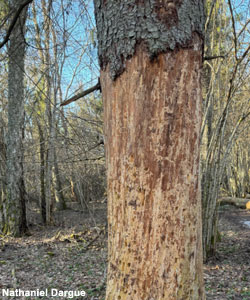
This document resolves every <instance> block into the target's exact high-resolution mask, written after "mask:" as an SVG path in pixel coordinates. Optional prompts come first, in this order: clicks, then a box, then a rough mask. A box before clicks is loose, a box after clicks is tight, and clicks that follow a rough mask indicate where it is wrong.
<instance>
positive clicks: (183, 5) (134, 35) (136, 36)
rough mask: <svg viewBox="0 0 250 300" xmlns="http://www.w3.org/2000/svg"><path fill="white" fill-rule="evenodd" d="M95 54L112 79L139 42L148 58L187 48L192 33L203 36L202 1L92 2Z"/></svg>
mask: <svg viewBox="0 0 250 300" xmlns="http://www.w3.org/2000/svg"><path fill="white" fill-rule="evenodd" d="M94 4H95V16H96V23H97V37H98V54H99V62H100V66H101V68H102V69H105V67H106V66H107V65H109V71H110V75H111V77H112V78H113V79H115V78H116V77H117V76H119V75H120V74H121V73H122V72H123V70H124V69H125V63H126V60H127V59H129V58H131V57H132V56H133V55H134V54H135V50H136V47H137V46H138V44H140V43H143V44H144V45H145V47H146V48H147V52H148V53H149V56H150V58H151V59H154V58H155V57H157V55H158V54H159V53H162V52H166V51H167V50H174V49H177V48H179V47H188V45H189V43H190V41H191V40H192V36H193V33H194V32H196V33H198V35H201V36H203V31H204V22H205V15H204V1H203V0H176V1H172V0H165V1H163V0H145V1H142V0H123V1H106V0H95V1H94Z"/></svg>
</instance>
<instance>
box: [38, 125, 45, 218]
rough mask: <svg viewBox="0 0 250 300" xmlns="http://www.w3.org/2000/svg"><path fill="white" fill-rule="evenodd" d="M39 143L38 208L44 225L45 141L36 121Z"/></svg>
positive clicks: (40, 127)
mask: <svg viewBox="0 0 250 300" xmlns="http://www.w3.org/2000/svg"><path fill="white" fill-rule="evenodd" d="M37 127H38V132H39V142H40V207H41V215H42V219H43V223H44V224H45V223H46V194H45V139H44V134H43V130H42V126H41V125H40V123H39V121H37Z"/></svg>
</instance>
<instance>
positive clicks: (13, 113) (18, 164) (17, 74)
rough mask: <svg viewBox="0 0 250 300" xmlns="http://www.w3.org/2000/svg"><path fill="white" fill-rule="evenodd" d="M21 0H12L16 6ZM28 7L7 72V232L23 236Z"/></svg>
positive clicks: (12, 38) (14, 38) (13, 39)
mask: <svg viewBox="0 0 250 300" xmlns="http://www.w3.org/2000/svg"><path fill="white" fill-rule="evenodd" d="M21 4H22V1H20V0H13V1H11V5H12V6H13V7H14V8H15V9H17V8H18V7H19V6H20V5H21ZM26 11H27V10H26V9H24V11H23V12H22V13H21V15H20V17H19V20H18V21H17V24H16V25H15V27H14V29H13V31H12V34H11V36H10V46H9V72H8V133H7V199H6V201H5V208H4V213H5V222H6V223H5V226H4V231H5V233H8V234H11V235H14V236H20V235H21V234H23V233H24V232H25V231H26V230H27V225H26V210H25V188H24V179H23V144H22V140H23V130H24V86H23V79H24V57H25V43H24V38H23V34H24V27H25V20H26Z"/></svg>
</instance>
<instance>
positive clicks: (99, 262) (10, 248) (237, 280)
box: [0, 203, 250, 300]
mask: <svg viewBox="0 0 250 300" xmlns="http://www.w3.org/2000/svg"><path fill="white" fill-rule="evenodd" d="M28 220H29V230H30V235H29V236H26V237H23V238H10V237H5V238H4V237H1V238H0V289H2V288H14V289H15V288H20V289H23V290H36V289H39V290H45V289H49V290H50V289H52V288H54V289H58V290H84V291H86V293H87V296H86V297H77V298H74V299H77V300H80V299H85V300H86V299H88V300H97V299H98V300H102V299H104V296H105V287H106V286H105V285H106V263H107V228H106V207H105V203H102V204H100V203H99V204H98V208H96V209H95V208H94V207H93V210H91V211H90V212H81V211H80V206H77V205H76V206H75V207H74V208H73V209H67V210H64V211H58V212H56V214H55V224H54V226H50V227H49V226H47V227H44V226H42V223H41V220H40V214H39V212H38V210H36V209H35V208H34V207H33V208H31V207H30V208H29V209H28ZM246 221H250V211H246V210H243V209H237V208H234V207H232V206H228V205H227V206H223V207H222V208H221V210H220V223H219V230H220V234H221V242H220V243H219V244H218V251H217V254H216V256H215V257H214V258H213V259H210V260H209V261H208V263H207V264H205V265H204V279H205V288H206V295H207V299H208V300H210V299H211V300H212V299H213V300H224V299H225V300H226V299H235V300H238V299H242V300H247V299H250V285H249V282H250V260H249V256H250V227H248V226H247V225H245V224H244V222H246ZM8 299H11V297H8ZM12 299H14V298H12ZM18 299H22V298H20V297H19V298H18ZM24 299H31V298H28V297H26V298H24ZM36 299H41V298H32V300H36ZM43 299H44V298H43ZM47 299H50V298H47ZM47 299H46V300H47ZM63 299H70V298H63ZM1 300H5V299H4V298H3V299H1Z"/></svg>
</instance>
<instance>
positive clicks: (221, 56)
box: [204, 55, 225, 60]
mask: <svg viewBox="0 0 250 300" xmlns="http://www.w3.org/2000/svg"><path fill="white" fill-rule="evenodd" d="M216 58H225V56H224V55H216V56H205V57H204V60H212V59H216Z"/></svg>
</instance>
